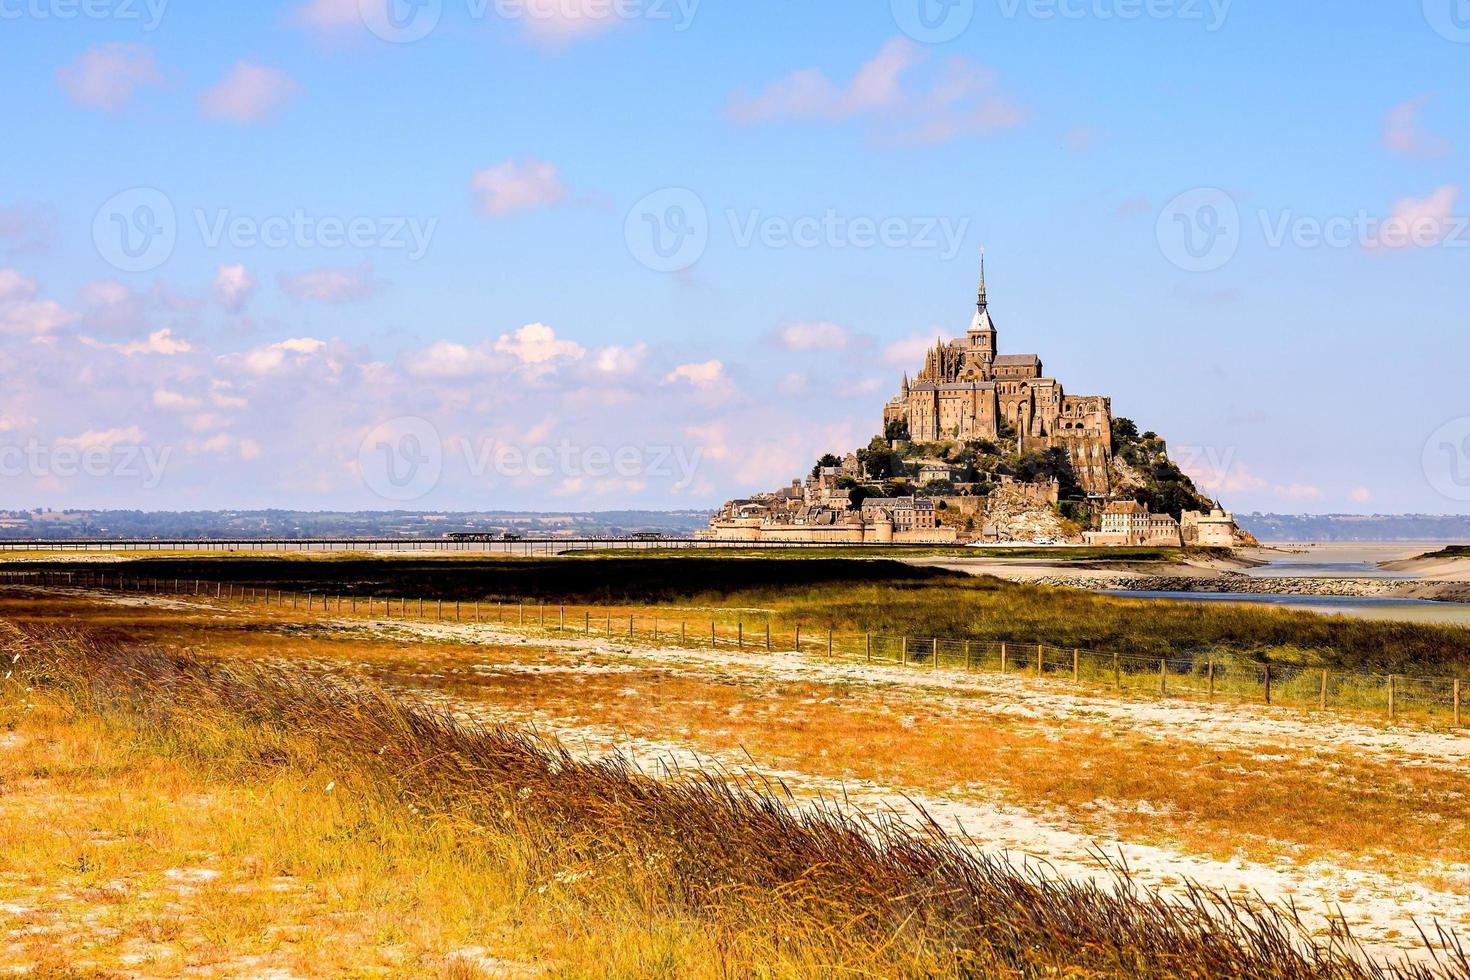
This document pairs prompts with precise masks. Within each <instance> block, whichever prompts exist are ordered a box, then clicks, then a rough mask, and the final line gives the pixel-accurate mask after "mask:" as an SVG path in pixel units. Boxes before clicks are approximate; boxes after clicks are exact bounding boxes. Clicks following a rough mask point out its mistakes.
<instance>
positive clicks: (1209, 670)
mask: <svg viewBox="0 0 1470 980" xmlns="http://www.w3.org/2000/svg"><path fill="white" fill-rule="evenodd" d="M1205 674H1206V675H1207V676H1208V677H1209V679H1210V697H1214V696H1215V660H1214V658H1213V657H1212V658H1210V660H1209V661H1208V662H1207V663H1206V665H1205Z"/></svg>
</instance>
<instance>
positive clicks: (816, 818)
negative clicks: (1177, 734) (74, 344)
mask: <svg viewBox="0 0 1470 980" xmlns="http://www.w3.org/2000/svg"><path fill="white" fill-rule="evenodd" d="M0 650H3V655H4V658H5V660H7V661H9V660H11V659H12V658H13V657H18V658H19V659H18V660H17V661H16V663H15V669H16V670H17V672H18V678H19V679H20V680H21V681H23V682H24V683H25V684H27V685H29V686H30V687H31V688H32V690H33V691H34V692H35V694H36V695H40V696H44V697H48V698H50V699H52V700H54V701H55V702H57V703H58V704H60V705H61V706H63V707H64V708H66V709H68V710H72V711H77V712H85V713H89V714H92V715H98V716H102V717H104V718H107V719H109V720H111V721H113V722H115V723H116V724H119V725H124V726H127V727H128V728H129V729H130V730H131V731H133V732H134V733H135V734H136V737H138V738H140V739H143V740H147V741H150V742H152V743H154V744H157V745H160V746H163V747H165V748H166V750H168V751H170V752H174V753H178V754H181V755H184V756H187V757H191V758H194V759H197V760H198V761H199V762H200V763H201V764H202V765H208V764H211V763H212V761H213V760H215V759H217V758H221V757H225V756H229V757H231V758H245V759H249V760H254V761H255V763H256V764H258V765H261V766H271V765H282V764H284V763H285V762H286V761H289V760H299V761H301V762H302V764H303V765H308V766H311V767H316V768H324V767H325V768H329V769H330V771H331V772H332V773H333V774H334V778H335V781H336V785H337V786H338V787H339V791H352V792H357V793H361V794H365V795H368V796H374V797H376V798H378V799H380V800H381V802H382V804H383V805H384V806H387V807H395V808H398V809H399V810H401V811H403V812H404V813H405V814H406V815H408V817H409V818H411V819H413V820H422V821H432V822H435V823H440V824H441V825H442V823H443V822H444V821H451V822H453V823H454V825H455V826H456V827H459V828H461V829H462V832H463V833H464V835H465V837H466V840H467V841H471V842H472V845H471V846H474V847H476V848H488V849H490V850H491V851H492V852H495V853H503V854H504V855H505V856H506V860H507V861H509V860H529V861H531V862H532V863H533V865H534V868H533V871H534V873H535V875H536V876H537V877H538V878H540V879H541V880H543V881H545V882H547V883H548V884H550V883H553V882H560V883H568V882H572V883H575V887H576V888H578V889H579V890H580V894H582V895H583V900H584V901H585V902H586V904H587V908H589V909H604V908H616V909H632V910H635V912H636V914H639V915H642V916H645V917H647V918H648V919H650V920H663V921H671V920H672V921H679V922H683V923H686V924H692V925H693V926H694V927H696V928H698V929H700V930H701V931H703V932H706V933H708V934H710V935H713V936H716V937H718V945H719V946H720V948H721V949H722V950H724V951H725V956H726V959H725V960H724V962H723V965H722V967H721V969H720V971H719V972H724V973H734V974H745V973H750V972H762V973H767V974H792V975H816V974H824V975H825V974H828V973H836V972H852V973H860V974H862V975H869V976H898V975H909V976H920V975H925V976H927V975H954V976H1040V975H1053V974H1065V975H1068V976H1113V977H1123V976H1127V977H1176V976H1177V977H1259V978H1322V980H1329V978H1333V980H1335V978H1364V980H1367V978H1406V980H1407V978H1422V980H1429V978H1453V980H1470V958H1467V956H1466V954H1465V952H1464V951H1463V949H1461V948H1459V947H1458V946H1457V945H1456V944H1455V943H1454V941H1453V940H1452V939H1449V938H1448V937H1444V936H1441V937H1440V943H1439V946H1440V947H1441V949H1440V951H1439V953H1438V958H1437V959H1436V960H1434V961H1433V962H1429V963H1424V964H1409V963H1389V962H1383V961H1375V960H1373V959H1371V958H1369V957H1368V956H1366V955H1365V954H1364V953H1363V951H1362V950H1361V949H1360V948H1359V947H1358V946H1357V945H1356V943H1355V942H1354V941H1353V939H1352V938H1351V937H1350V936H1349V935H1348V933H1347V931H1346V928H1345V927H1342V928H1341V929H1338V930H1335V934H1334V935H1333V936H1331V937H1330V938H1328V939H1325V940H1319V939H1314V938H1313V937H1311V936H1310V935H1309V934H1308V931H1307V929H1306V927H1305V926H1304V924H1303V923H1302V922H1301V921H1300V920H1299V918H1298V917H1297V916H1296V914H1295V912H1294V911H1291V910H1282V909H1279V908H1276V907H1272V906H1269V905H1265V904H1262V903H1258V902H1247V901H1240V900H1235V899H1232V898H1230V897H1229V896H1227V895H1224V894H1220V893H1216V892H1213V891H1209V890H1205V889H1203V888H1199V887H1185V888H1184V889H1183V890H1182V896H1164V895H1161V894H1157V893H1153V892H1150V891H1147V890H1145V889H1142V888H1140V887H1138V886H1136V885H1135V884H1134V883H1133V882H1132V881H1131V880H1130V878H1129V876H1128V872H1127V870H1126V868H1124V867H1122V866H1116V867H1115V868H1114V871H1115V875H1116V878H1117V880H1116V882H1115V884H1114V886H1113V887H1107V886H1104V885H1100V884H1098V883H1095V882H1084V881H1068V880H1061V879H1058V878H1056V877H1054V876H1052V875H1050V874H1048V873H1047V872H1045V871H1044V870H1042V869H1040V868H1038V867H1036V866H1035V865H1030V866H1024V867H1018V866H1016V865H1014V864H1012V863H1011V862H1009V861H1008V860H1005V859H1003V858H998V857H989V856H984V855H982V854H980V853H979V851H978V849H977V847H976V844H975V842H974V841H970V840H966V839H963V838H959V837H955V836H951V835H947V834H945V833H944V832H943V831H942V830H941V829H940V828H939V827H938V826H937V825H935V824H933V823H932V822H930V823H927V824H923V825H918V826H914V825H909V824H905V823H902V822H899V821H897V820H895V819H891V818H883V817H862V816H858V815H854V814H852V813H850V812H848V811H846V810H844V809H842V808H839V807H837V806H835V805H830V804H829V805H817V806H805V807H803V806H798V805H796V804H795V803H794V802H793V801H792V800H791V799H789V798H788V797H786V796H784V795H783V794H781V793H780V792H772V791H771V788H770V787H768V786H764V785H761V784H757V783H753V782H750V781H743V782H742V781H740V780H737V779H733V778H731V777H730V776H729V775H728V774H725V773H719V772H707V771H697V770H696V771H685V772H682V773H674V774H671V775H670V776H669V777H668V778H662V779H655V778H651V777H650V776H648V775H646V774H644V773H642V772H640V771H638V770H637V769H635V768H634V767H633V766H632V765H631V764H630V763H628V762H627V761H625V760H622V759H619V758H614V759H612V760H610V761H602V762H589V761H583V760H580V759H578V758H576V757H574V756H573V755H572V754H570V753H569V752H568V751H566V750H565V749H564V748H562V747H561V746H559V745H557V744H555V743H552V742H548V741H546V740H543V739H541V738H538V737H535V736H534V735H532V734H529V733H526V732H522V731H515V730H510V729H506V728H499V727H485V726H480V725H475V724H471V723H465V722H462V721H459V720H457V719H455V718H454V717H452V716H451V715H449V714H448V713H446V712H445V711H443V710H441V709H438V708H435V707H432V706H428V705H426V704H418V703H414V702H412V701H408V700H405V699H403V698H401V697H398V696H390V695H389V694H387V693H385V692H383V691H382V690H379V689H377V688H375V687H373V686H370V685H368V684H366V683H363V682H361V681H359V680H357V679H354V678H352V677H350V676H337V677H331V676H323V675H322V674H320V673H311V672H308V671H306V670H302V669H295V668H291V667H280V666H264V665H240V664H224V663H219V662H212V661H209V660H206V659H201V658H198V657H194V656H184V655H165V654H161V653H158V652H154V651H151V650H147V649H142V648H138V647H127V646H115V645H109V644H104V643H101V642H99V641H97V640H96V639H94V638H92V637H90V636H88V635H86V634H83V633H79V632H67V631H54V630H51V631H45V630H35V629H29V630H22V629H20V628H18V627H15V626H13V625H9V624H5V623H3V622H0ZM11 686H12V687H13V685H11ZM528 856H529V857H528ZM1446 950H1448V951H1446Z"/></svg>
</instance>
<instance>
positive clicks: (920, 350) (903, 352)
mask: <svg viewBox="0 0 1470 980" xmlns="http://www.w3.org/2000/svg"><path fill="white" fill-rule="evenodd" d="M933 347H934V337H933V336H932V335H930V334H913V335H911V336H908V337H905V338H903V339H902V340H895V341H894V342H893V343H891V344H889V345H888V346H886V347H884V348H883V360H884V361H885V362H886V363H888V364H896V365H899V366H901V367H904V368H907V369H911V370H917V369H918V368H919V366H920V365H922V364H923V363H924V355H926V354H928V353H929V351H930V350H931V349H932V348H933Z"/></svg>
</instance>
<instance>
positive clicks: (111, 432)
mask: <svg viewBox="0 0 1470 980" xmlns="http://www.w3.org/2000/svg"><path fill="white" fill-rule="evenodd" d="M147 438H148V435H147V433H145V432H144V431H143V430H142V429H140V428H138V427H137V426H136V425H130V426H127V427H126V428H116V429H89V430H87V431H86V432H82V433H80V434H78V435H74V436H65V437H63V438H60V439H57V440H56V444H57V445H58V446H66V447H68V448H72V449H79V450H82V451H83V452H86V451H88V450H97V449H102V450H111V449H113V448H114V447H116V446H123V445H132V446H136V445H140V444H142V443H143V442H144V441H145V440H146V439H147Z"/></svg>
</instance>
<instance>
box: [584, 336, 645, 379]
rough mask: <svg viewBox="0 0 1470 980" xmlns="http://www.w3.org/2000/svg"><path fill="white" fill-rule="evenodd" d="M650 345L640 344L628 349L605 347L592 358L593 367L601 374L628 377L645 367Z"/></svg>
mask: <svg viewBox="0 0 1470 980" xmlns="http://www.w3.org/2000/svg"><path fill="white" fill-rule="evenodd" d="M647 354H648V345H647V344H644V343H643V342H641V341H640V342H638V343H636V344H633V345H631V346H628V347H618V346H612V347H603V348H600V349H599V350H598V351H597V352H596V353H595V354H594V355H593V358H592V367H593V369H594V370H595V371H597V372H598V373H600V374H603V375H608V376H612V377H626V376H627V375H630V374H632V373H633V372H635V371H637V370H638V368H640V367H642V366H643V361H644V359H645V357H646V356H647Z"/></svg>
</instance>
